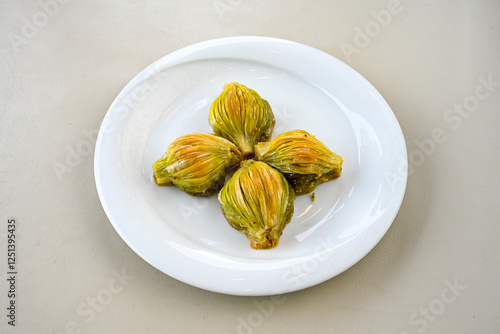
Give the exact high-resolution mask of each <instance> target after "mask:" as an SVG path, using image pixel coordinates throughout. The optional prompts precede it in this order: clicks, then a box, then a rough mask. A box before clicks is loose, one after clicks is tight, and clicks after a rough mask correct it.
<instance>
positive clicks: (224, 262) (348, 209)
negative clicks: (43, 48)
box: [95, 37, 407, 295]
mask: <svg viewBox="0 0 500 334" xmlns="http://www.w3.org/2000/svg"><path fill="white" fill-rule="evenodd" d="M230 81H237V82H240V83H243V84H245V85H247V86H248V87H250V88H253V89H255V90H256V91H257V92H259V93H260V95H261V96H262V97H263V98H264V99H266V100H268V101H269V103H270V105H271V106H272V109H273V112H274V114H275V116H276V121H277V123H276V127H275V131H274V135H277V134H279V133H281V132H283V131H288V130H293V129H304V130H306V131H308V132H310V133H312V134H314V135H316V137H317V138H318V139H320V140H321V141H323V142H324V143H325V144H326V145H327V146H328V147H330V149H331V150H332V151H334V152H336V153H338V154H340V155H341V156H342V157H343V158H344V165H343V172H342V176H341V177H340V178H339V179H337V180H333V181H330V182H327V183H324V184H322V185H320V186H319V187H318V188H317V189H316V190H315V194H316V201H315V202H312V200H311V197H310V196H309V195H302V196H298V197H297V199H296V201H295V213H294V216H293V218H292V221H291V222H290V223H289V224H288V225H287V227H286V228H285V230H284V233H283V235H282V237H281V239H280V244H279V245H278V247H276V248H274V249H270V250H253V249H251V248H250V246H249V245H248V241H247V239H246V237H245V236H244V235H243V234H241V233H240V232H238V231H236V230H234V229H233V228H232V227H230V226H229V224H228V223H227V222H226V220H225V219H224V217H223V215H222V213H221V211H220V207H219V203H218V201H217V197H216V196H212V197H208V198H195V197H191V196H189V195H187V194H185V193H183V192H181V191H180V190H179V189H177V188H176V187H158V186H156V185H155V183H154V182H153V179H152V169H151V165H152V164H153V162H154V161H156V160H157V159H158V158H159V157H161V156H162V154H163V153H164V152H165V151H166V149H167V147H168V145H169V144H170V143H171V142H172V141H173V140H174V139H176V138H177V137H179V136H180V135H183V134H187V133H192V132H211V128H210V126H209V124H208V112H209V108H210V105H211V103H212V101H213V100H214V99H215V98H216V97H217V96H218V95H219V94H220V92H221V89H222V86H223V84H224V83H225V82H230ZM406 162H407V155H406V147H405V142H404V138H403V134H402V132H401V128H400V127H399V124H398V122H397V120H396V118H395V116H394V114H393V113H392V111H391V109H390V107H389V106H388V105H387V103H386V102H385V101H384V99H383V98H382V96H381V95H380V94H379V93H378V92H377V90H376V89H375V88H374V87H373V86H372V85H371V84H370V83H368V81H367V80H365V79H364V78H363V77H362V76H361V75H359V74H358V73H357V72H355V71H354V70H353V69H351V68H350V67H349V66H347V65H345V64H344V63H342V62H340V61H339V60H337V59H335V58H333V57H332V56H330V55H328V54H326V53H323V52H321V51H319V50H316V49H314V48H311V47H308V46H305V45H302V44H298V43H294V42H290V41H285V40H280V39H274V38H263V37H232V38H223V39H217V40H211V41H207V42H203V43H199V44H196V45H192V46H189V47H186V48H183V49H181V50H178V51H176V52H173V53H171V54H169V55H167V56H165V57H163V58H162V59H160V60H158V61H157V62H155V63H153V64H152V65H150V66H149V67H147V68H146V69H145V70H144V71H142V72H141V73H139V74H138V75H137V76H136V77H135V78H134V79H133V80H132V81H130V83H129V84H128V85H127V86H126V87H125V88H124V89H123V90H122V91H121V93H120V94H119V95H118V97H117V98H116V99H115V101H114V102H113V104H112V105H111V107H110V109H109V111H108V112H107V114H106V117H105V118H104V121H103V123H102V125H101V129H100V132H99V137H98V141H97V146H96V152H95V177H96V185H97V190H98V193H99V197H100V199H101V202H102V205H103V207H104V210H105V211H106V214H107V216H108V218H109V220H110V221H111V223H112V224H113V226H114V228H115V229H116V231H117V232H118V234H119V235H120V236H121V237H122V238H123V240H125V242H126V243H127V244H128V245H129V246H130V247H131V248H132V249H133V250H134V251H135V252H136V253H137V254H138V255H140V256H141V257H142V258H143V259H144V260H145V261H147V262H149V263H150V264H151V265H153V266H154V267H156V268H157V269H159V270H161V271H163V272H164V273H166V274H168V275H170V276H172V277H174V278H176V279H178V280H181V281H183V282H185V283H188V284H191V285H194V286H197V287H200V288H203V289H207V290H211V291H216V292H221V293H227V294H234V295H272V294H279V293H285V292H290V291H296V290H300V289H303V288H306V287H310V286H312V285H315V284H318V283H320V282H323V281H325V280H328V279H329V278H332V277H334V276H335V275H337V274H339V273H341V272H343V271H344V270H346V269H347V268H349V267H350V266H352V265H353V264H355V263H356V262H357V261H359V260H360V259H361V258H363V257H364V256H365V255H366V254H367V253H368V252H369V251H370V250H371V249H372V248H373V247H374V246H375V245H376V244H377V243H378V241H379V240H380V239H381V238H382V236H383V235H384V234H385V233H386V231H387V229H388V228H389V226H390V225H391V223H392V221H393V220H394V218H395V216H396V213H397V212H398V210H399V207H400V205H401V202H402V199H403V195H404V191H405V187H406V166H407V164H406Z"/></svg>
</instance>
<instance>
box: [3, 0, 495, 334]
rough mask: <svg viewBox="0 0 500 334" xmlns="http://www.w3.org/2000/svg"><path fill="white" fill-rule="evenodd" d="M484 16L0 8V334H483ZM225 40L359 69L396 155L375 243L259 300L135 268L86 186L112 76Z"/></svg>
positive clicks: (435, 11) (95, 4)
mask: <svg viewBox="0 0 500 334" xmlns="http://www.w3.org/2000/svg"><path fill="white" fill-rule="evenodd" d="M388 13H389V15H387V14H388ZM499 17H500V2H499V1H465V0H463V1H444V0H443V1H437V0H436V1H432V0H422V1H417V0H413V1H411V0H401V1H397V0H392V1H356V2H355V1H326V0H325V1H305V0H303V1H300V0H296V1H250V0H208V1H136V0H129V1H116V0H115V1H97V0H86V1H83V0H73V1H68V0H65V1H62V0H61V1H59V2H56V0H40V1H13V0H10V1H2V2H1V3H0V144H1V151H0V222H1V225H0V282H1V283H0V310H1V311H0V333H44V334H47V333H52V334H56V333H287V334H288V333H397V334H401V333H499V332H500V265H499V262H500V261H499V258H500V256H499V255H500V246H499V237H500V218H499V209H498V207H499V200H500V177H499V166H500V154H499V153H500V151H499V150H500V131H499V126H500V113H499V112H500V110H499V109H500V60H499V59H500V25H499V22H500V21H499ZM366 29H368V30H369V35H365V37H363V35H364V34H366V33H363V31H365V30H366ZM370 29H371V30H370ZM238 35H257V36H271V37H279V38H284V39H289V40H293V41H297V42H300V43H304V44H307V45H310V46H312V47H315V48H318V49H320V50H322V51H325V52H327V53H329V54H331V55H332V56H334V57H337V58H338V59H340V60H342V61H344V62H345V63H347V64H349V65H350V66H352V67H353V68H354V69H356V70H357V71H359V72H360V73H361V74H362V75H363V76H364V77H366V78H367V79H368V80H369V81H370V82H371V83H372V84H373V85H374V86H375V87H376V88H377V89H378V90H379V91H380V93H381V94H382V95H383V96H384V97H385V99H386V100H387V102H388V103H389V105H390V106H391V107H392V109H393V111H394V113H395V115H396V117H397V119H398V121H399V123H400V124H401V127H402V130H403V133H404V135H405V138H406V145H407V149H408V153H409V158H410V164H409V166H410V173H409V174H410V175H409V179H408V185H407V190H406V195H405V198H404V201H403V204H402V206H401V209H400V211H399V214H398V215H397V217H396V219H395V221H394V223H393V225H392V226H391V228H390V230H389V231H388V233H387V234H386V235H385V237H384V238H383V239H382V240H381V242H380V243H379V244H378V245H377V246H376V247H375V248H374V249H373V250H372V251H371V252H370V253H369V254H368V255H367V256H366V257H365V258H363V259H362V260H361V261H360V262H358V263H357V264H356V265H354V266H353V267H351V268H350V269H349V270H347V271H345V272H344V273H342V274H340V275H338V276H337V277H335V278H333V279H330V280H328V281H326V282H324V283H322V284H319V285H317V286H314V287H311V288H308V289H305V290H302V291H298V292H293V293H289V294H286V295H283V296H281V297H280V298H278V299H275V300H274V303H273V304H272V306H269V305H271V304H270V301H272V300H271V299H270V297H236V296H229V295H222V294H217V293H213V292H208V291H204V290H201V289H198V288H195V287H192V286H190V285H187V284H185V283H182V282H180V281H177V280H175V279H173V278H171V277H169V276H167V275H165V274H163V273H162V272H160V271H158V270H156V269H155V268H154V267H152V266H150V265H149V264H147V263H146V262H145V261H143V260H142V259H141V258H140V257H139V256H138V255H136V254H135V253H134V252H133V251H132V250H131V249H130V248H129V247H128V246H127V245H126V244H125V242H124V241H123V240H122V239H121V238H120V237H119V235H118V234H117V233H116V232H115V230H114V229H113V227H112V225H111V224H110V223H109V221H108V219H107V217H106V215H105V213H104V211H103V209H102V206H101V204H100V201H99V198H98V196H97V192H96V186H95V183H94V172H93V149H94V142H93V140H92V138H93V135H94V134H95V133H96V131H97V129H98V127H99V124H100V122H101V121H102V119H103V117H104V115H105V113H106V111H107V109H108V107H109V106H110V104H111V102H112V101H113V99H114V98H115V97H116V95H117V94H118V92H119V91H120V90H121V89H122V88H123V87H124V86H125V85H126V84H127V82H128V81H129V80H130V79H131V78H133V77H134V76H135V75H136V74H137V73H138V72H140V71H141V70H142V69H143V68H145V67H146V66H148V65H149V64H151V63H152V62H154V61H155V60H157V59H159V58H161V57H162V56H164V55H166V54H168V53H170V52H172V51H174V50H177V49H179V48H181V47H184V46H187V45H190V44H193V43H196V42H200V41H204V40H208V39H212V38H217V37H224V36H238ZM366 36H368V37H366ZM89 138H90V139H89ZM77 148H79V149H80V152H81V154H80V155H79V158H80V159H78V161H73V163H72V166H69V167H68V166H67V167H68V168H67V169H63V172H62V171H61V170H60V169H57V168H56V167H55V166H60V165H65V164H66V162H65V161H66V159H67V156H68V154H69V152H70V151H72V150H76V149H77ZM91 151H92V152H91ZM12 219H13V220H14V221H15V224H14V225H15V228H16V247H17V248H16V254H17V257H16V260H17V261H16V267H15V270H16V273H17V274H16V275H15V284H14V287H15V294H16V296H15V297H13V298H12V297H9V296H8V294H9V290H10V282H9V281H8V279H9V278H10V276H9V274H7V272H9V271H10V270H9V268H8V267H7V264H8V263H7V261H8V260H7V249H8V248H7V247H8V241H7V240H8V235H9V234H10V233H9V232H8V225H9V224H8V223H9V221H11V222H14V221H13V220H12ZM11 300H14V301H15V308H16V311H15V327H14V326H11V325H9V324H8V321H10V320H11V319H9V318H8V317H7V316H8V315H9V314H10V310H8V309H7V308H8V307H9V306H10V301H11Z"/></svg>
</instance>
